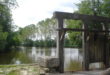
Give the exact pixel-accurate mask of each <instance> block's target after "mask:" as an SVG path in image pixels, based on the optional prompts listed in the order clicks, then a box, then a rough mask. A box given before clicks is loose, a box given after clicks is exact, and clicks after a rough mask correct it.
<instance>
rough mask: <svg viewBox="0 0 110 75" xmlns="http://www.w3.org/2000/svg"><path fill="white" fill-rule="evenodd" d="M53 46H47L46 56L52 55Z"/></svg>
mask: <svg viewBox="0 0 110 75" xmlns="http://www.w3.org/2000/svg"><path fill="white" fill-rule="evenodd" d="M51 51H52V50H51V48H45V55H46V56H51Z"/></svg>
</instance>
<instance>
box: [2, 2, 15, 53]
mask: <svg viewBox="0 0 110 75" xmlns="http://www.w3.org/2000/svg"><path fill="white" fill-rule="evenodd" d="M15 2H16V0H0V51H4V50H5V49H6V50H7V48H9V47H8V46H9V44H10V43H9V42H8V38H9V36H10V33H12V30H11V26H12V18H11V17H12V15H11V7H14V5H16V3H15ZM12 3H13V4H14V5H13V4H12Z"/></svg>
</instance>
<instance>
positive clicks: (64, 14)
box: [53, 12, 110, 23]
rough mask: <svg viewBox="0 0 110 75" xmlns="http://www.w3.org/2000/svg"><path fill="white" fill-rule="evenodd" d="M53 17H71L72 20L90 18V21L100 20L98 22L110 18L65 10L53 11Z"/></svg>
mask: <svg viewBox="0 0 110 75" xmlns="http://www.w3.org/2000/svg"><path fill="white" fill-rule="evenodd" d="M53 17H55V18H62V19H73V20H92V21H100V22H109V23H110V18H107V17H102V16H94V15H93V16H92V15H85V14H78V13H67V12H54V14H53Z"/></svg>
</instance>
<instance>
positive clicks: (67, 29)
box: [57, 28, 110, 32]
mask: <svg viewBox="0 0 110 75" xmlns="http://www.w3.org/2000/svg"><path fill="white" fill-rule="evenodd" d="M57 30H59V31H75V32H85V31H87V32H110V31H109V30H96V29H94V30H89V29H73V28H62V29H57Z"/></svg>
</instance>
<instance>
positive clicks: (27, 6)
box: [12, 0, 80, 27]
mask: <svg viewBox="0 0 110 75" xmlns="http://www.w3.org/2000/svg"><path fill="white" fill-rule="evenodd" d="M17 2H18V5H19V7H17V8H16V9H13V10H12V14H13V20H14V24H15V25H17V26H20V27H24V26H26V25H29V24H37V23H38V21H41V20H44V19H45V18H50V17H52V15H53V12H54V11H63V12H73V11H74V10H76V9H77V8H76V7H75V4H77V3H79V2H80V0H17Z"/></svg>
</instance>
